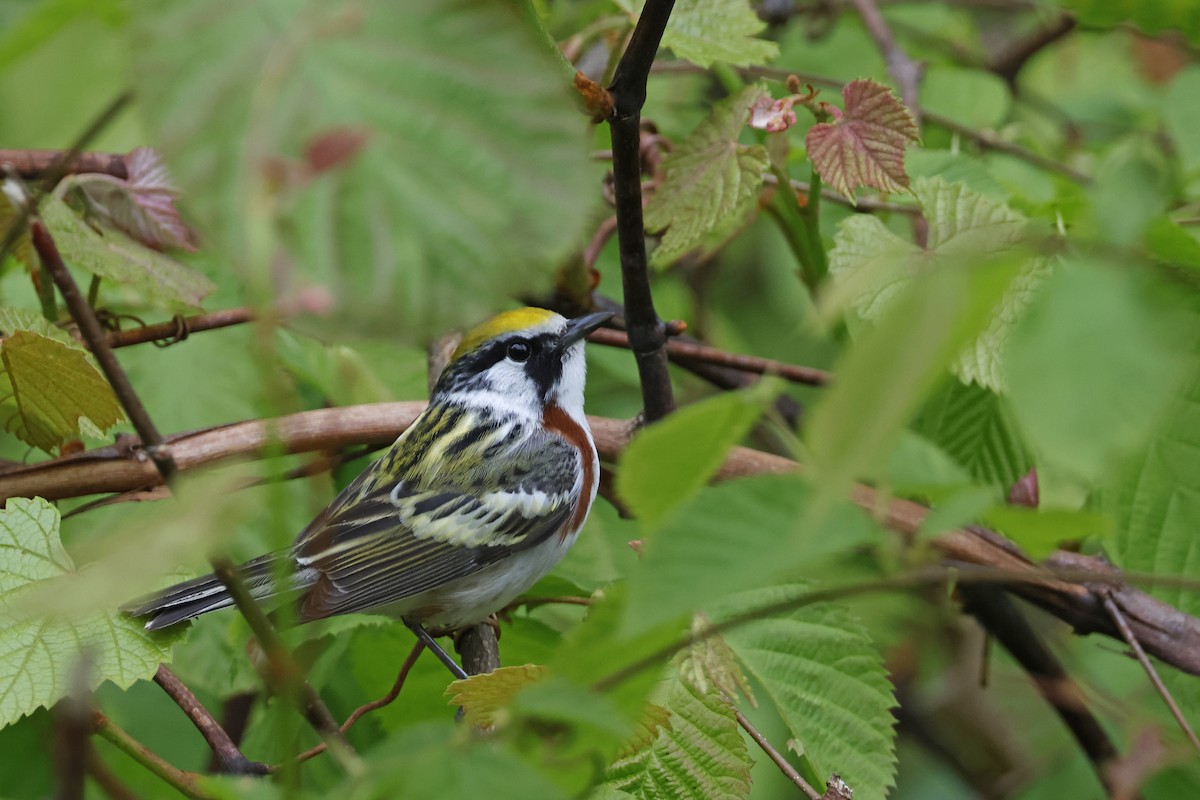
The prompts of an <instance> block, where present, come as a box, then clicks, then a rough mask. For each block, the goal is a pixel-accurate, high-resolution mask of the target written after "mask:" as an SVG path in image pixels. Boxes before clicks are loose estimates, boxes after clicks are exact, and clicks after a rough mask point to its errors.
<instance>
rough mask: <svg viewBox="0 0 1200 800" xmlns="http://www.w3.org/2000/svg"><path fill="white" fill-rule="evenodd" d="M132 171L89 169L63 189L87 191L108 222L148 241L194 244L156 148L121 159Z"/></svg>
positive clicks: (66, 182)
mask: <svg viewBox="0 0 1200 800" xmlns="http://www.w3.org/2000/svg"><path fill="white" fill-rule="evenodd" d="M123 161H124V162H125V169H126V172H127V174H128V176H127V177H126V178H125V179H121V178H118V177H115V176H113V175H104V174H100V173H95V172H85V173H82V174H79V175H72V176H70V177H69V178H67V179H66V180H64V181H63V186H64V191H65V190H67V189H71V188H75V189H78V190H80V191H81V192H83V194H84V195H85V196H86V197H87V198H88V200H89V201H90V203H91V209H92V210H93V211H95V212H96V213H97V214H98V215H100V216H102V217H103V218H104V219H105V220H106V221H107V222H108V224H109V225H111V226H112V227H114V228H116V229H117V230H120V231H123V232H125V233H127V234H129V236H131V237H132V238H133V239H135V240H136V241H138V242H141V243H142V244H144V245H146V246H147V247H150V248H153V249H155V250H162V249H164V248H168V247H178V248H180V249H182V250H195V249H196V245H195V243H194V241H193V238H194V237H193V235H192V232H191V231H190V230H188V227H187V225H185V224H184V222H183V219H182V218H180V216H179V211H178V210H177V209H176V208H175V198H176V197H177V196H178V194H179V191H178V190H177V189H176V188H175V186H174V184H172V183H171V178H170V176H169V175H168V174H167V167H166V165H165V164H163V162H162V159H161V158H159V156H158V153H156V152H155V151H154V150H153V149H152V148H149V147H139V148H137V149H136V150H134V151H132V152H131V153H129V154H128V155H127V156H125V158H124V159H123Z"/></svg>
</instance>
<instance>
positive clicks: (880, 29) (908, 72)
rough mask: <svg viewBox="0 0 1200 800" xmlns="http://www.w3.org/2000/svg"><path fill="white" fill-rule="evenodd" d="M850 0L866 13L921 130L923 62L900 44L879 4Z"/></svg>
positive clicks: (866, 20) (866, 21)
mask: <svg viewBox="0 0 1200 800" xmlns="http://www.w3.org/2000/svg"><path fill="white" fill-rule="evenodd" d="M850 2H852V3H853V4H854V7H855V8H856V9H857V10H858V15H859V16H860V17H862V21H863V25H865V26H866V28H867V33H869V34H870V35H871V39H872V40H874V42H875V46H876V47H877V48H878V49H879V52H880V53H882V54H883V60H884V62H885V63H886V64H887V71H888V75H889V76H891V79H892V81H893V82H894V83H895V84H896V88H897V89H899V90H900V97H901V99H902V100H904V104H905V105H906V106H908V110H909V111H911V112H912V115H913V118H914V119H915V120H916V122H917V129H918V130H920V128H921V105H920V102H919V97H918V92H917V89H918V86H919V85H920V83H921V72H922V71H923V69H922V65H921V64H919V63H918V62H916V61H913V60H912V59H911V58H909V56H908V53H906V52H904V49H903V48H902V47H900V45H898V44H896V37H895V36H893V35H892V29H891V28H889V27H888V24H887V21H886V20H884V18H883V14H881V13H879V8H878V7H876V5H875V2H874V0H850Z"/></svg>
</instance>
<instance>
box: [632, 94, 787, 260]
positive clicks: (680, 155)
mask: <svg viewBox="0 0 1200 800" xmlns="http://www.w3.org/2000/svg"><path fill="white" fill-rule="evenodd" d="M764 96H766V90H765V89H763V88H762V87H760V86H747V87H746V88H745V89H743V90H742V91H741V93H740V94H737V95H735V96H733V97H729V98H726V99H725V100H722V101H721V102H719V103H717V104H716V106H714V107H713V110H712V113H711V114H710V115H709V116H708V118H707V119H705V120H704V121H703V122H701V123H700V125H699V126H697V128H696V130H694V131H692V133H691V134H689V135H688V137H687V138H686V139H684V140H683V142H681V143H680V144H679V145H678V146H676V148H675V150H674V151H673V152H672V153H671V155H670V156H669V157H668V158H667V160H666V161H664V162H663V170H664V171H665V172H666V179H665V180H664V181H663V183H662V185H661V186H659V187H658V189H657V191H655V193H654V196H653V197H652V198H650V202H649V203H647V205H646V230H649V231H661V230H664V229H665V230H666V233H665V234H664V235H663V238H662V242H661V243H660V244H659V246H658V249H657V250H655V251H654V259H653V260H654V263H655V264H657V265H659V266H664V265H666V264H669V263H671V262H672V261H674V260H675V259H676V258H678V257H679V256H681V255H683V254H684V253H686V252H687V251H688V250H690V249H692V248H693V247H695V246H696V245H697V244H698V243H699V242H700V240H701V239H702V238H703V236H704V235H705V234H706V233H708V232H709V231H711V230H713V229H715V228H716V227H717V226H719V225H721V224H722V223H723V222H725V221H727V220H728V219H730V218H731V217H734V216H736V215H737V213H738V211H739V209H742V208H743V207H744V206H746V205H747V204H749V203H753V202H755V201H756V200H757V197H758V191H759V189H760V188H761V187H762V183H763V171H764V170H765V169H766V168H767V164H768V163H769V159H768V157H767V149H766V148H765V147H763V146H762V145H757V144H756V145H744V144H739V143H738V140H737V139H738V134H739V133H741V130H742V128H743V127H744V126H745V124H746V115H747V114H748V112H749V110H750V107H751V106H752V105H754V103H755V101H757V100H758V99H759V98H761V97H764Z"/></svg>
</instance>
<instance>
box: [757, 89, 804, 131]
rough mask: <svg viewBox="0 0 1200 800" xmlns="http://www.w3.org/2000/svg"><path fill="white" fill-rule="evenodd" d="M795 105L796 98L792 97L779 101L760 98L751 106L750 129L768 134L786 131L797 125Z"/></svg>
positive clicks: (782, 98) (764, 97)
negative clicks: (793, 107) (793, 108)
mask: <svg viewBox="0 0 1200 800" xmlns="http://www.w3.org/2000/svg"><path fill="white" fill-rule="evenodd" d="M795 104H796V98H795V97H790V96H789V97H781V98H780V99H778V100H772V99H771V98H770V97H766V96H763V97H760V98H758V100H756V101H754V105H752V106H750V127H751V128H757V129H758V130H760V131H766V132H767V133H779V132H780V131H786V130H787V129H788V128H790V127H792V126H793V125H795V124H796V112H795V111H793V110H792V106H794V105H795Z"/></svg>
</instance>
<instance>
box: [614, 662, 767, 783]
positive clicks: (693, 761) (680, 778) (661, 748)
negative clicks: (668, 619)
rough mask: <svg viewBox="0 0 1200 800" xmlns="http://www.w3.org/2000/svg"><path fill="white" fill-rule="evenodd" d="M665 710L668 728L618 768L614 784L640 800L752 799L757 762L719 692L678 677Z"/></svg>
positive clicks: (624, 760) (729, 707) (616, 764)
mask: <svg viewBox="0 0 1200 800" xmlns="http://www.w3.org/2000/svg"><path fill="white" fill-rule="evenodd" d="M663 705H664V707H665V708H666V709H667V710H668V711H670V713H671V716H670V725H669V727H663V728H661V729H659V732H658V735H657V736H656V737H655V738H654V740H653V741H652V742H651V743H649V744H648V745H647V746H645V747H642V748H640V749H638V750H635V751H634V752H633V753H631V754H629V755H627V756H625V757H623V758H621V759H619V760H617V761H616V762H615V763H613V764H612V766H610V767H609V768H608V782H609V785H611V786H613V787H615V788H617V789H620V790H622V791H624V792H627V793H629V794H630V795H632V796H633V797H636V798H640V800H677V799H678V798H695V799H696V800H708V798H730V800H733V798H739V799H740V798H745V797H747V796H748V795H749V794H750V767H751V766H752V765H753V763H754V762H753V760H751V758H750V754H749V752H748V751H747V749H746V742H745V740H743V739H742V736H741V731H740V730H739V729H738V724H737V720H736V719H735V717H734V715H733V708H732V706H730V704H729V701H728V700H726V699H725V698H723V697H722V696H721V693H720V691H719V690H718V689H717V688H716V687H715V686H709V687H708V688H707V689H701V688H699V687H697V686H695V685H693V684H691V683H689V682H687V681H684V680H681V679H679V678H678V677H676V678H675V679H673V680H672V681H671V683H670V685H669V687H668V688H667V691H666V697H665V699H664V702H663Z"/></svg>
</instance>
